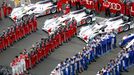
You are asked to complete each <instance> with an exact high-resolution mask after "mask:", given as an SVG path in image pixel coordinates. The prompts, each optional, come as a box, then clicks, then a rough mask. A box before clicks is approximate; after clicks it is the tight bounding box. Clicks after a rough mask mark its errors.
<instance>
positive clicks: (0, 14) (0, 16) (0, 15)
mask: <svg viewBox="0 0 134 75" xmlns="http://www.w3.org/2000/svg"><path fill="white" fill-rule="evenodd" d="M1 19H2V12H1V7H0V20H1Z"/></svg>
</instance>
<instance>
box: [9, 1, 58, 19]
mask: <svg viewBox="0 0 134 75" xmlns="http://www.w3.org/2000/svg"><path fill="white" fill-rule="evenodd" d="M56 7H57V5H54V4H53V2H51V1H49V0H45V1H39V2H37V3H35V4H29V5H27V6H20V7H17V8H14V9H13V11H12V12H11V14H10V16H9V17H10V18H11V19H12V20H16V19H22V17H24V16H25V15H31V14H35V16H36V17H40V16H43V15H47V14H51V13H56V12H57V10H56V9H57V8H56Z"/></svg>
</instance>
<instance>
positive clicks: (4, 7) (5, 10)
mask: <svg viewBox="0 0 134 75" xmlns="http://www.w3.org/2000/svg"><path fill="white" fill-rule="evenodd" d="M2 9H3V14H4V17H7V3H6V2H3V4H2Z"/></svg>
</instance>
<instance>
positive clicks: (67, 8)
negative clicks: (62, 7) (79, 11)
mask: <svg viewBox="0 0 134 75" xmlns="http://www.w3.org/2000/svg"><path fill="white" fill-rule="evenodd" d="M68 13H70V6H69V4H68V3H67V5H66V11H65V14H68Z"/></svg>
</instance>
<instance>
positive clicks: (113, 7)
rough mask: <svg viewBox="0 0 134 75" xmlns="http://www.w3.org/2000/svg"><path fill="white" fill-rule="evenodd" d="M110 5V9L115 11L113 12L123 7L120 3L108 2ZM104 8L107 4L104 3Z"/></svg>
mask: <svg viewBox="0 0 134 75" xmlns="http://www.w3.org/2000/svg"><path fill="white" fill-rule="evenodd" d="M108 4H109V5H110V9H113V10H117V11H119V10H121V8H122V7H121V5H120V4H119V3H111V2H108ZM103 6H106V3H103Z"/></svg>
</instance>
